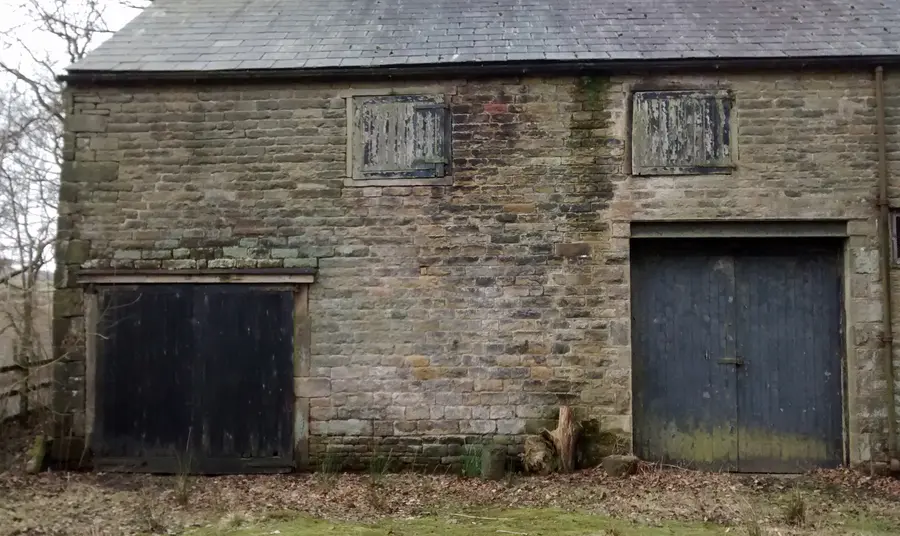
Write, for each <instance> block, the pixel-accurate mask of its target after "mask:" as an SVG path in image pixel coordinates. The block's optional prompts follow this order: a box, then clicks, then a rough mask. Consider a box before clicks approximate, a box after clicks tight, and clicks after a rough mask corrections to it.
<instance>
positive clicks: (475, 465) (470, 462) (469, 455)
mask: <svg viewBox="0 0 900 536" xmlns="http://www.w3.org/2000/svg"><path fill="white" fill-rule="evenodd" d="M482 450H483V446H482V445H478V444H474V445H470V444H468V443H466V444H465V445H464V446H463V455H462V474H463V476H468V477H474V476H481V452H482Z"/></svg>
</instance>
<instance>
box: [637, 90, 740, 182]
mask: <svg viewBox="0 0 900 536" xmlns="http://www.w3.org/2000/svg"><path fill="white" fill-rule="evenodd" d="M730 125H731V98H730V96H729V95H728V93H727V92H725V91H716V92H698V91H640V92H636V93H635V94H634V106H633V114H632V125H631V127H632V130H631V132H632V140H631V164H632V171H633V173H634V174H635V175H687V174H705V173H730V172H731V169H732V160H731V146H730V145H731V133H730V130H729V129H730Z"/></svg>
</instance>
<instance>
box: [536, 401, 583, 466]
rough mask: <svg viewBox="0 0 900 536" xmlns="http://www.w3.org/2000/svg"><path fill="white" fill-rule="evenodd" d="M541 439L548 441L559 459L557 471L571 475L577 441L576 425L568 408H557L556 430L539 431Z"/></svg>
mask: <svg viewBox="0 0 900 536" xmlns="http://www.w3.org/2000/svg"><path fill="white" fill-rule="evenodd" d="M541 437H543V438H544V439H545V440H547V441H549V442H550V443H551V444H552V445H553V448H554V449H555V450H556V455H557V456H558V457H559V471H560V472H561V473H571V472H572V471H574V470H575V442H576V440H577V439H578V424H576V423H575V414H574V413H573V412H572V408H570V407H569V406H560V407H559V422H558V423H557V424H556V429H555V430H553V431H550V430H546V429H545V430H541Z"/></svg>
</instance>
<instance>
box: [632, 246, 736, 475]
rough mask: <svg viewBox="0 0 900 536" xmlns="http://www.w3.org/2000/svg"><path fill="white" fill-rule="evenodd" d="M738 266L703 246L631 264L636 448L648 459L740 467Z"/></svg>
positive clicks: (651, 254) (646, 255) (647, 255)
mask: <svg viewBox="0 0 900 536" xmlns="http://www.w3.org/2000/svg"><path fill="white" fill-rule="evenodd" d="M733 281H734V263H733V261H732V259H730V258H729V257H726V256H722V255H716V254H710V253H708V252H703V251H691V250H684V251H680V252H675V253H673V252H670V251H666V250H663V249H660V250H656V251H654V250H646V251H643V252H642V253H641V254H639V255H636V256H635V257H634V259H633V261H632V288H633V294H632V309H633V311H634V312H635V314H634V319H633V333H634V336H633V339H632V349H633V350H632V351H633V355H634V361H633V363H634V368H633V372H632V374H633V375H632V379H633V384H634V391H633V392H634V404H633V408H634V442H635V445H634V448H635V452H636V453H637V454H638V456H640V457H642V458H644V459H648V460H663V461H666V462H669V463H678V464H685V465H690V466H691V467H696V468H703V469H709V470H723V471H725V470H733V469H736V468H737V460H738V448H737V404H736V378H735V376H734V370H733V369H732V368H731V367H726V366H722V365H720V364H719V363H718V359H719V358H720V357H724V356H728V355H733V352H734V326H733V316H734V312H733V308H732V302H733V296H734V294H733V289H734V284H733Z"/></svg>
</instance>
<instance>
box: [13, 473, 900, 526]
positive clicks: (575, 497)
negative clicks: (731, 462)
mask: <svg viewBox="0 0 900 536" xmlns="http://www.w3.org/2000/svg"><path fill="white" fill-rule="evenodd" d="M176 479H177V477H158V476H148V475H127V474H115V475H110V474H106V475H104V474H89V473H80V474H77V473H45V474H42V475H37V476H26V475H22V474H13V473H0V536H8V535H10V534H15V532H12V531H13V530H16V531H19V533H20V534H34V535H54V536H62V535H65V534H91V531H92V530H97V529H96V527H107V528H109V529H110V530H112V532H110V534H137V533H140V532H141V531H144V532H146V531H147V529H148V528H151V527H152V528H153V530H156V531H160V530H161V528H162V527H165V528H166V530H167V531H171V532H173V533H178V532H181V531H183V530H184V528H185V527H189V526H196V525H198V524H199V525H202V524H204V523H216V522H217V520H221V519H223V518H224V517H226V516H229V515H231V516H243V517H245V518H247V519H263V518H267V516H269V515H270V514H271V515H273V516H275V515H282V514H276V513H278V512H280V513H283V512H296V513H297V514H304V515H310V516H315V517H324V518H328V519H333V520H348V521H373V520H377V519H379V518H383V517H408V516H420V515H427V514H428V513H432V512H439V511H448V510H449V511H456V512H459V511H464V510H465V509H467V508H479V509H482V508H495V509H505V508H515V507H551V508H562V509H586V510H591V511H596V512H598V513H602V514H609V515H613V516H616V517H620V518H624V519H632V520H635V521H639V522H642V523H650V524H652V523H653V522H654V521H656V522H658V521H659V520H678V521H701V522H713V523H718V524H723V525H732V526H741V525H742V524H743V523H746V522H747V520H748V519H750V518H753V519H755V518H756V516H761V517H764V516H772V517H773V519H774V517H775V516H777V515H778V514H777V504H776V505H775V507H776V508H775V509H774V510H773V512H774V513H773V512H770V513H758V512H756V511H755V510H754V509H755V508H756V506H755V505H757V504H759V503H760V501H774V502H777V500H779V499H778V498H779V497H781V496H782V495H785V494H788V493H789V492H791V491H792V490H794V489H803V490H804V491H803V493H806V494H808V496H809V497H810V499H811V500H810V501H809V504H810V506H811V507H812V508H814V509H815V511H813V512H810V517H815V516H816V515H817V513H822V512H827V509H828V508H837V507H838V506H841V507H842V508H851V510H852V509H853V508H856V509H858V510H859V511H871V508H874V507H878V506H879V505H884V504H890V503H891V502H895V501H897V500H898V499H900V481H897V480H893V479H889V478H880V477H872V476H867V475H860V474H859V473H855V472H852V471H849V470H838V471H818V472H815V473H813V474H810V475H807V476H803V477H799V478H795V479H787V480H786V479H778V478H760V477H749V476H737V475H728V474H715V473H702V472H696V471H688V470H683V469H671V468H660V467H657V466H652V465H647V464H645V465H642V467H641V469H640V470H639V471H638V474H636V475H634V476H631V477H628V478H623V479H614V478H610V477H608V476H607V475H605V474H604V473H603V472H602V471H601V470H587V471H582V472H578V473H573V474H566V475H550V476H547V477H523V476H518V475H510V476H509V477H508V478H507V479H505V480H502V481H498V482H495V481H483V480H479V479H464V478H461V477H456V476H451V475H423V474H413V473H401V474H386V475H380V476H379V477H378V478H377V479H376V478H373V477H372V475H368V474H345V475H319V474H312V475H310V474H297V475H278V476H228V477H196V478H194V479H193V482H192V491H191V494H190V497H189V498H188V500H187V501H186V504H184V505H180V504H179V500H178V497H177V493H176V492H175V491H174V489H175V483H176ZM773 504H774V503H773ZM867 509H868V510H867ZM9 527H13V528H12V529H10V528H9ZM67 530H68V531H69V532H65V531H67ZM97 534H104V533H103V532H97Z"/></svg>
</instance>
